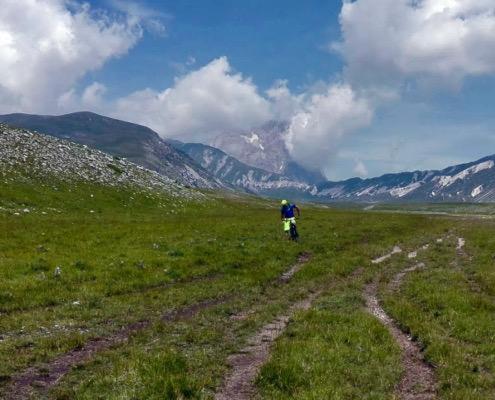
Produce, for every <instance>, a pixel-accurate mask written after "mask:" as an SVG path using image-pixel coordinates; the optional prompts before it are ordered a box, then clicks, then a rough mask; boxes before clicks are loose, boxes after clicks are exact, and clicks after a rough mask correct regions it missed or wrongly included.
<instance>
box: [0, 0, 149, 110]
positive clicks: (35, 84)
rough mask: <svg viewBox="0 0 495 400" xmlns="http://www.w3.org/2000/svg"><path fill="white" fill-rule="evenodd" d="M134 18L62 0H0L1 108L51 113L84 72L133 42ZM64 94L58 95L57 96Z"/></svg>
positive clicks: (139, 32)
mask: <svg viewBox="0 0 495 400" xmlns="http://www.w3.org/2000/svg"><path fill="white" fill-rule="evenodd" d="M141 36H142V29H141V27H140V25H139V24H137V22H136V21H134V22H132V23H130V22H129V20H128V19H119V18H117V17H115V18H111V17H109V16H108V15H107V14H105V13H103V12H98V13H97V12H94V11H93V10H92V9H91V8H90V6H89V5H88V4H86V3H85V4H83V5H80V4H78V3H75V2H73V1H71V2H66V1H64V0H3V1H2V6H1V7H0V60H1V62H0V87H1V88H2V90H1V92H3V94H2V96H0V99H4V98H5V97H7V98H8V99H9V100H7V101H5V100H4V101H2V102H1V103H0V112H4V113H5V112H10V111H19V110H22V111H24V112H52V111H55V110H56V109H57V106H58V104H59V103H60V101H61V102H62V103H64V101H67V97H68V96H69V95H68V93H70V91H71V89H72V88H73V86H74V85H75V84H76V83H77V81H78V80H79V79H80V78H82V77H83V76H84V75H85V74H86V73H87V72H89V71H92V70H96V69H98V68H100V67H102V66H103V65H104V64H105V62H107V61H108V60H109V59H111V58H114V57H119V56H122V55H124V54H125V53H127V51H128V50H129V49H130V48H131V47H132V46H134V45H135V44H136V42H137V41H138V40H139V39H140V37H141ZM60 96H62V98H61V99H59V97H60Z"/></svg>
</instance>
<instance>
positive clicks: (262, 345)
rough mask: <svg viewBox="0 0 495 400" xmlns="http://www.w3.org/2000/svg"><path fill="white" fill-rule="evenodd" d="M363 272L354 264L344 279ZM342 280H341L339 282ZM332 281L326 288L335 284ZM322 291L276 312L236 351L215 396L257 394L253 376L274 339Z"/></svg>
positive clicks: (241, 399) (229, 398)
mask: <svg viewBox="0 0 495 400" xmlns="http://www.w3.org/2000/svg"><path fill="white" fill-rule="evenodd" d="M363 272H364V268H362V267H360V268H356V269H355V270H354V271H353V272H352V273H351V274H350V275H349V276H348V277H347V278H346V279H345V280H349V279H355V278H357V277H358V276H359V275H361V274H362V273H363ZM339 283H342V282H339ZM336 284H337V282H334V283H333V284H332V285H330V286H329V287H327V288H325V290H329V289H330V288H331V287H334V286H335V285H336ZM322 293H323V290H318V291H316V292H313V293H311V294H310V295H309V296H307V297H306V298H305V299H303V300H301V301H298V302H296V303H294V304H292V305H291V306H290V307H289V310H288V312H287V313H285V314H283V315H279V316H277V317H276V318H275V319H273V320H272V321H271V322H269V323H268V324H266V325H264V326H263V327H262V328H261V329H260V330H259V331H258V332H257V333H256V334H255V335H254V336H253V337H252V338H251V339H250V340H249V342H248V345H247V346H246V347H244V348H243V349H242V350H241V351H240V352H239V353H237V354H234V355H232V356H230V357H229V358H228V360H227V361H228V363H229V364H230V366H231V371H230V373H229V374H228V375H227V376H226V378H225V379H224V381H223V383H222V385H221V386H220V388H219V389H218V390H217V392H216V393H215V400H249V399H251V398H252V397H253V396H254V395H255V394H256V388H255V385H254V382H255V379H256V377H257V376H258V373H259V371H260V369H261V367H262V366H263V365H264V364H265V363H266V362H267V361H268V359H269V358H270V350H271V346H272V344H273V342H274V341H275V340H276V339H277V338H278V337H280V336H281V335H282V334H283V333H284V331H285V329H286V328H287V325H288V323H289V321H290V319H291V317H292V316H293V315H294V314H295V313H296V312H297V311H305V310H308V309H309V308H310V307H311V305H312V304H313V302H314V301H315V300H316V298H318V297H319V296H320V295H321V294H322Z"/></svg>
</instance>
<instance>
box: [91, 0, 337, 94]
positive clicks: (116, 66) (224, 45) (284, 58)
mask: <svg viewBox="0 0 495 400" xmlns="http://www.w3.org/2000/svg"><path fill="white" fill-rule="evenodd" d="M91 3H92V4H94V6H95V7H104V8H109V7H110V9H111V4H112V3H111V2H109V1H108V0H100V1H95V2H91ZM140 4H142V5H145V6H146V7H148V8H150V9H153V10H155V11H156V12H157V13H161V14H163V17H162V19H163V23H164V24H165V25H166V29H167V35H166V36H165V37H160V36H157V35H153V34H149V33H147V34H146V35H145V36H144V37H143V39H142V40H141V41H140V43H139V44H138V45H137V46H136V47H135V48H133V49H132V51H130V52H129V54H128V55H127V56H126V57H123V58H121V59H117V60H114V61H111V62H110V63H109V64H108V65H106V66H105V68H103V69H101V70H99V71H96V72H95V73H93V74H91V75H90V76H88V77H87V78H86V82H90V81H91V80H98V81H104V82H106V83H108V85H109V86H110V87H111V88H112V92H113V93H112V94H114V95H116V96H118V95H123V94H126V93H128V92H129V91H133V90H139V89H141V88H143V87H153V88H166V87H169V86H170V85H172V84H173V79H174V77H175V76H177V74H178V72H180V71H178V70H177V68H176V67H174V64H179V63H182V64H184V63H186V62H187V60H188V59H189V58H190V57H194V59H195V60H196V63H195V64H194V65H192V66H190V67H192V68H194V67H198V66H201V65H205V64H207V63H209V62H210V61H211V60H213V59H215V58H217V57H220V56H227V57H228V58H229V61H230V63H231V65H232V66H233V67H234V68H235V69H236V70H238V71H240V72H242V73H243V74H244V75H247V76H250V77H252V78H253V80H254V81H255V82H256V84H257V86H259V87H260V88H261V89H267V88H269V87H270V86H271V85H272V84H273V82H274V81H275V80H277V79H287V80H288V81H289V85H290V86H291V88H293V89H294V90H297V89H300V88H302V87H304V86H307V85H310V84H312V83H314V81H315V80H318V79H325V80H326V79H328V78H329V77H332V76H333V75H335V74H338V73H340V71H341V70H342V60H341V58H340V57H338V56H337V55H336V54H330V53H329V52H328V51H325V50H324V48H325V46H326V45H327V44H328V42H330V41H333V40H337V39H338V38H339V36H340V30H339V26H338V15H339V12H340V8H341V4H340V2H339V1H328V0H327V1H322V0H311V1H307V2H301V1H298V0H288V1H286V0H272V1H266V0H265V1H263V0H248V1H229V0H202V1H197V0H196V1H193V0H188V1H183V0H179V1H143V2H140Z"/></svg>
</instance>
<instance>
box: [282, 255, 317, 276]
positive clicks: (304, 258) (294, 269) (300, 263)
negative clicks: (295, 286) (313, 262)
mask: <svg viewBox="0 0 495 400" xmlns="http://www.w3.org/2000/svg"><path fill="white" fill-rule="evenodd" d="M310 259H311V254H309V253H301V254H300V255H299V257H298V258H297V261H296V263H295V264H294V265H293V266H292V267H290V268H289V269H288V270H287V271H286V272H284V273H283V274H282V275H280V278H278V281H279V283H287V282H289V281H290V280H291V279H292V277H293V276H294V275H295V274H296V273H297V272H298V271H299V270H300V269H301V268H302V267H303V266H304V264H306V263H307V262H308V261H309V260H310Z"/></svg>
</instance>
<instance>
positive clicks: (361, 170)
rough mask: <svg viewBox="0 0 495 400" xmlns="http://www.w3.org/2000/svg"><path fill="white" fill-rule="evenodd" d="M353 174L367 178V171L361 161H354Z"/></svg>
mask: <svg viewBox="0 0 495 400" xmlns="http://www.w3.org/2000/svg"><path fill="white" fill-rule="evenodd" d="M353 172H354V173H355V174H356V175H357V176H359V177H361V178H366V177H367V176H368V169H367V168H366V165H364V163H363V162H362V161H361V160H357V161H356V165H355V166H354V169H353Z"/></svg>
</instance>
